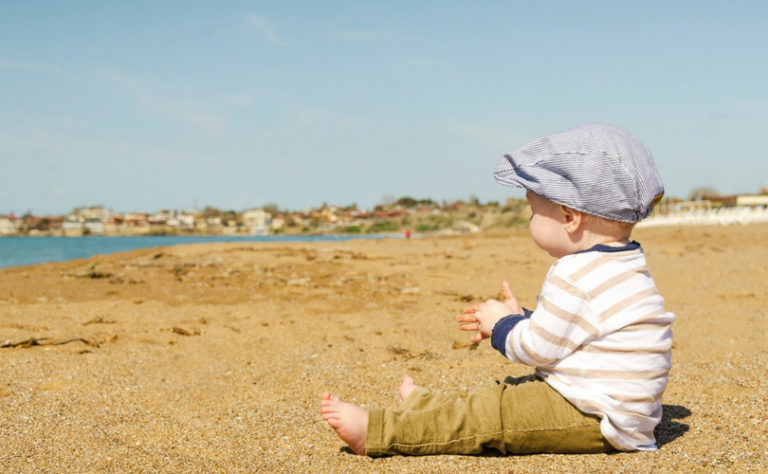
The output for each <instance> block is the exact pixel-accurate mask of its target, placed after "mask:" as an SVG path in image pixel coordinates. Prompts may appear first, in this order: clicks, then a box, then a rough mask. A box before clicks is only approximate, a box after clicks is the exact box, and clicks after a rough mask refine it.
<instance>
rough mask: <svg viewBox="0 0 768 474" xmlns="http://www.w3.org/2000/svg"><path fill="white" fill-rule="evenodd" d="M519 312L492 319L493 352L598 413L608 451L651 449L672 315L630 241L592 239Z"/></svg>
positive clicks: (557, 268) (584, 409)
mask: <svg viewBox="0 0 768 474" xmlns="http://www.w3.org/2000/svg"><path fill="white" fill-rule="evenodd" d="M527 313H528V314H529V315H530V317H526V316H513V317H507V318H505V319H502V320H501V321H500V322H499V324H497V326H496V327H495V328H494V333H496V332H498V333H499V334H493V336H494V337H493V338H494V340H496V341H498V346H500V347H497V348H499V349H500V350H501V349H503V351H502V352H503V353H504V354H505V356H507V357H508V358H510V359H512V360H514V361H517V362H521V363H523V364H527V365H532V366H535V367H536V373H537V374H538V375H539V376H540V377H541V378H542V379H544V380H545V381H546V382H547V383H548V384H549V385H550V386H552V388H554V389H555V390H557V391H558V392H559V393H560V394H561V395H563V396H564V397H565V398H566V399H568V400H569V401H570V402H571V403H573V405H574V406H576V407H577V408H578V409H579V410H581V411H582V412H584V413H590V414H595V415H597V416H599V417H600V418H601V423H600V428H601V431H602V433H603V436H604V437H605V438H606V439H607V440H608V441H609V442H610V443H611V444H612V445H613V446H614V447H616V448H617V449H620V450H625V451H632V450H653V449H656V440H655V438H654V436H653V429H654V427H655V426H656V425H657V424H658V423H659V421H660V420H661V396H662V394H663V392H664V389H665V388H666V386H667V381H668V374H669V366H670V358H671V349H672V330H671V329H670V325H671V324H672V322H673V321H674V319H675V315H674V314H672V313H669V312H667V311H665V310H664V300H663V298H662V297H661V296H660V295H659V293H658V291H657V289H656V286H655V284H654V283H653V279H652V278H651V275H650V273H649V271H648V266H647V264H646V261H645V256H644V254H643V252H642V249H641V248H640V244H638V243H637V242H632V243H630V244H628V245H626V246H623V247H609V246H605V245H598V246H595V247H592V248H590V249H588V250H585V251H582V252H578V253H575V254H571V255H567V256H565V257H562V258H560V259H559V260H558V261H557V262H555V264H554V265H552V267H551V268H550V269H549V272H548V273H547V278H546V280H545V282H544V285H543V286H542V289H541V294H540V295H539V297H538V304H537V308H536V310H535V311H533V312H532V313H530V312H527ZM505 320H506V321H505ZM494 345H495V346H496V344H494Z"/></svg>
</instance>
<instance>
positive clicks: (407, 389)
mask: <svg viewBox="0 0 768 474" xmlns="http://www.w3.org/2000/svg"><path fill="white" fill-rule="evenodd" d="M417 386H418V385H416V383H415V382H414V381H413V379H412V378H411V376H410V375H408V374H403V378H402V381H401V382H400V400H403V401H404V400H405V399H406V398H408V395H410V394H411V392H413V389H415V388H416V387H417Z"/></svg>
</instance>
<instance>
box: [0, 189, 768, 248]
mask: <svg viewBox="0 0 768 474" xmlns="http://www.w3.org/2000/svg"><path fill="white" fill-rule="evenodd" d="M529 218H530V209H529V208H528V205H527V204H526V201H525V200H523V199H508V200H507V202H506V203H505V204H504V205H500V204H498V203H495V202H489V203H487V204H485V205H482V204H480V203H479V202H477V200H476V199H474V200H472V199H471V200H470V202H463V201H450V202H443V203H442V204H438V203H436V202H433V201H431V200H421V201H417V200H415V199H412V198H401V199H400V200H398V201H396V202H394V203H391V204H382V205H378V206H376V207H375V208H374V209H373V210H370V211H369V210H366V209H358V207H357V206H356V205H354V204H353V205H351V206H347V207H341V206H335V205H328V204H323V205H321V206H320V207H317V208H314V209H306V210H302V211H281V210H278V209H277V206H275V205H268V206H265V207H262V208H253V209H249V210H247V211H244V212H235V211H225V210H219V209H216V208H212V207H206V208H205V209H203V211H202V212H200V211H197V210H195V211H193V212H187V211H178V210H170V209H163V210H159V211H157V212H155V213H152V214H150V213H146V212H126V213H115V212H113V211H111V210H109V209H106V208H104V207H103V206H91V207H79V208H75V209H73V210H72V212H70V213H69V214H67V215H66V216H35V215H32V214H31V213H27V214H25V215H23V216H21V217H19V216H15V215H14V214H6V215H1V214H0V236H14V235H30V236H37V235H51V236H68V237H78V236H87V235H266V234H306V233H345V234H365V233H381V232H384V233H400V232H405V231H406V230H407V231H411V232H415V233H423V232H430V233H433V232H439V233H450V234H464V233H473V232H479V231H481V230H484V229H490V228H505V227H522V226H526V225H527V223H528V220H529ZM748 222H768V191H765V192H763V193H762V194H756V195H739V196H713V197H711V198H709V199H704V198H702V199H698V200H693V201H681V200H679V199H673V198H671V199H666V200H665V201H664V202H663V203H662V204H660V205H659V206H657V208H656V209H655V210H654V214H653V215H652V216H650V217H649V218H648V219H646V220H644V221H643V222H641V223H640V225H678V224H707V223H714V224H732V223H748Z"/></svg>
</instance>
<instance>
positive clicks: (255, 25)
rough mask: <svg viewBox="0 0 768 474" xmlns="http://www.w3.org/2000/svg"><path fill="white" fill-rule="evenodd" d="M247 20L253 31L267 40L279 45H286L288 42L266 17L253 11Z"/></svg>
mask: <svg viewBox="0 0 768 474" xmlns="http://www.w3.org/2000/svg"><path fill="white" fill-rule="evenodd" d="M246 21H247V22H248V26H249V28H250V29H251V31H253V32H255V33H256V34H258V35H259V36H261V37H262V38H263V39H265V40H266V41H268V42H270V43H272V44H275V45H278V46H285V45H286V44H287V43H286V41H285V40H284V39H283V38H282V37H280V35H278V34H277V29H276V28H275V26H274V25H273V24H272V22H271V21H269V20H268V19H267V18H266V17H263V16H261V15H254V14H253V13H251V14H249V15H248V16H247V17H246Z"/></svg>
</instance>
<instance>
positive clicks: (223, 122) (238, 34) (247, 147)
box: [0, 0, 768, 214]
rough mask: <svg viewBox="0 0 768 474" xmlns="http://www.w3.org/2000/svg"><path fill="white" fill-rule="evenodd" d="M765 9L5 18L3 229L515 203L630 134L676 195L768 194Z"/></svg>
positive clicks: (22, 6) (0, 113)
mask: <svg viewBox="0 0 768 474" xmlns="http://www.w3.org/2000/svg"><path fill="white" fill-rule="evenodd" d="M766 24H768V3H766V2H757V1H755V2H750V1H742V2H726V1H722V2H707V1H696V2H693V1H690V2H687V1H679V2H656V1H626V2H609V1H586V2H584V1H579V2H571V1H552V2H533V1H530V2H521V1H485V2H474V1H440V2H427V1H386V2H383V1H382V2H372V1H362V0H359V1H348V2H337V1H327V2H310V1H305V2H298V1H279V2H277V1H274V2H259V1H250V2H191V1H185V2H170V1H167V2H142V1H135V2H99V1H76V0H75V1H66V2H62V1H50V2H46V1H34V2H10V1H9V2H2V3H0V213H6V212H15V213H17V214H20V213H23V212H26V211H27V210H32V211H33V212H34V213H36V214H46V213H66V212H68V211H69V210H70V209H72V208H73V207H75V206H82V205H94V204H103V205H105V206H107V207H109V208H112V209H114V210H115V211H130V210H145V211H155V210H158V209H161V208H170V209H187V210H190V209H192V208H193V206H194V205H195V204H197V205H198V206H199V207H200V208H202V207H203V206H206V205H212V206H216V207H220V208H224V209H236V210H243V209H246V208H250V207H254V206H259V205H263V204H266V203H277V204H278V205H279V206H281V207H283V208H291V209H301V208H306V207H310V206H314V205H319V204H321V203H323V202H328V203H336V204H341V205H347V204H351V203H357V204H358V205H360V206H362V207H371V206H373V205H374V204H376V203H379V202H381V201H382V199H384V198H385V197H386V196H395V197H399V196H404V195H408V196H412V197H416V198H427V197H429V198H432V199H438V200H441V199H451V198H458V199H467V198H469V197H470V196H471V195H474V196H477V197H478V198H480V199H481V200H482V201H487V200H504V199H505V198H506V197H508V196H511V197H520V196H522V193H520V192H519V191H515V190H513V189H510V188H505V187H502V186H500V185H498V184H496V183H495V182H494V181H493V178H492V173H491V172H492V169H493V167H494V165H495V164H496V162H497V160H498V159H499V158H500V157H501V156H502V155H503V154H504V153H505V152H507V151H509V150H511V149H514V148H517V147H519V146H521V145H523V144H524V143H526V142H528V141H530V140H532V139H534V138H537V137H539V136H542V135H545V134H548V133H552V132H556V131H560V130H563V129H566V128H569V127H571V126H575V125H578V124H581V123H585V122H592V121H599V122H607V123H611V124H614V125H619V126H621V127H624V128H627V129H629V130H631V131H632V132H634V133H635V134H637V135H638V136H639V137H640V138H641V139H642V140H643V141H644V142H645V143H646V145H647V146H648V148H649V149H650V150H651V152H652V153H653V155H654V157H655V159H656V162H657V167H658V168H659V170H660V172H661V175H662V178H663V180H664V182H665V186H666V189H667V195H671V196H677V197H686V196H687V195H688V194H689V193H690V192H691V190H692V189H694V188H696V187H700V186H711V187H713V188H715V189H716V190H718V191H720V192H723V193H738V192H757V191H758V190H759V189H760V188H761V187H762V186H768V156H766V153H765V152H764V150H765V149H766V144H767V143H768V138H767V137H768V134H767V133H766V132H765V131H766V130H768V115H767V114H768V113H767V112H766V111H768V92H767V91H768V87H767V86H766V78H767V77H768V28H766Z"/></svg>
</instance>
